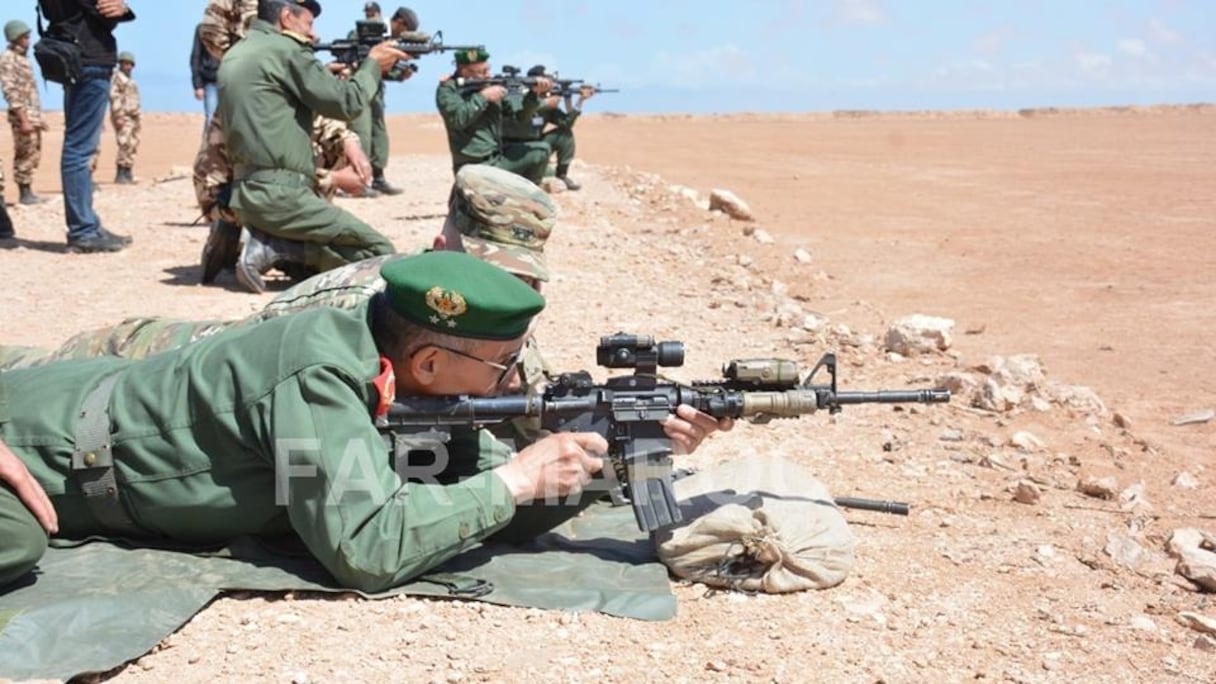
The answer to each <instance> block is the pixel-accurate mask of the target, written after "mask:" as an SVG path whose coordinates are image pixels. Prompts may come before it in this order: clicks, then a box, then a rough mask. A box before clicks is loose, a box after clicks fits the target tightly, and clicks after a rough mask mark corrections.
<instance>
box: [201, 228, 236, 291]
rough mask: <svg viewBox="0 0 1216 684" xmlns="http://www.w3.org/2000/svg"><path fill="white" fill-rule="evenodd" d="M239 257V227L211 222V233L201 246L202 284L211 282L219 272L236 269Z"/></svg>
mask: <svg viewBox="0 0 1216 684" xmlns="http://www.w3.org/2000/svg"><path fill="white" fill-rule="evenodd" d="M240 256H241V227H240V226H238V225H236V224H235V223H229V222H228V221H225V220H224V219H216V220H214V221H212V222H211V233H210V234H209V235H208V236H207V242H206V243H205V244H204V245H203V257H202V264H203V278H202V281H203V284H207V283H210V282H213V281H214V280H215V277H216V276H217V275H219V274H220V271H222V270H224V269H226V268H232V269H235V268H236V261H237V259H238V258H239V257H240Z"/></svg>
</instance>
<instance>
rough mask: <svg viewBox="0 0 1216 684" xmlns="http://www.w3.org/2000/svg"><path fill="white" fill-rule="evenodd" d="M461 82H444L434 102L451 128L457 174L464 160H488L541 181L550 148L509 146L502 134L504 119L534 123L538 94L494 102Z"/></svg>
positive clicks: (460, 56) (465, 59)
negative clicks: (470, 89) (465, 88)
mask: <svg viewBox="0 0 1216 684" xmlns="http://www.w3.org/2000/svg"><path fill="white" fill-rule="evenodd" d="M476 52H477V51H470V53H476ZM488 58H489V55H486V54H485V53H484V52H481V53H480V54H472V55H466V54H465V53H457V55H456V59H457V63H465V64H468V63H470V61H471V60H474V59H480V61H484V60H486V59H488ZM458 84H459V79H458V78H456V77H452V78H449V79H446V80H444V81H442V82H440V84H439V87H438V88H437V89H436V91H435V106H436V107H437V108H438V109H439V113H440V115H442V116H443V125H444V128H445V129H446V130H447V136H448V148H449V149H450V150H451V153H452V170H453V172H455V171H459V170H460V169H461V167H463V166H465V165H466V164H488V165H490V166H495V167H498V168H500V169H506V170H507V171H510V172H512V173H516V174H519V175H520V176H523V177H524V178H527V179H528V180H530V181H532V182H533V183H540V181H541V179H542V178H544V175H545V168H546V167H547V166H548V164H549V148H548V146H547V145H545V144H543V143H540V142H526V143H516V144H511V145H506V144H504V143H503V136H502V127H503V124H504V122H506V121H512V122H513V125H514V124H518V123H519V122H523V123H524V124H527V123H528V122H529V121H531V119H532V115H533V114H535V113H536V108H537V107H538V106H539V105H540V99H539V98H538V97H537V96H536V93H534V92H531V91H528V92H527V93H526V94H524V95H522V96H521V97H519V99H518V100H517V102H518V104H512V103H511V101H510V98H503V100H502V101H501V102H490V101H489V100H487V99H485V98H484V97H482V96H481V94H480V93H479V92H476V91H472V92H465V91H462V90H461V89H460V87H459V85H458Z"/></svg>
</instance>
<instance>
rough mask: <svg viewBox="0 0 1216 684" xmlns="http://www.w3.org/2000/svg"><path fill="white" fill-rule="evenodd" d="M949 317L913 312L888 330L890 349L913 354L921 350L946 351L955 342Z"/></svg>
mask: <svg viewBox="0 0 1216 684" xmlns="http://www.w3.org/2000/svg"><path fill="white" fill-rule="evenodd" d="M953 328H954V321H952V320H950V319H949V318H939V317H936V316H925V315H923V314H913V315H911V316H904V317H903V318H900V319H899V320H897V321H895V323H894V324H893V325H892V326H891V328H890V329H888V330H887V336H886V347H887V350H888V351H893V352H896V353H897V354H903V355H904V356H911V355H913V354H916V353H919V352H931V351H945V350H947V349H949V348H950V346H951V344H953V340H952V338H951V330H952V329H953Z"/></svg>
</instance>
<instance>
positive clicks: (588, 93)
mask: <svg viewBox="0 0 1216 684" xmlns="http://www.w3.org/2000/svg"><path fill="white" fill-rule="evenodd" d="M594 96H595V86H589V85H584V86H579V88H578V104H577V105H575V107H577V108H578V109H582V108H583V103H584V102H586V101H587V100H590V99H591V98H592V97H594Z"/></svg>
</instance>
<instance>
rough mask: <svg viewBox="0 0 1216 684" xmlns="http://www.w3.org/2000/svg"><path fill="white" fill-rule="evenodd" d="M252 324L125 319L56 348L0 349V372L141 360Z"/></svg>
mask: <svg viewBox="0 0 1216 684" xmlns="http://www.w3.org/2000/svg"><path fill="white" fill-rule="evenodd" d="M246 322H251V321H245V320H240V321H178V320H173V319H168V318H128V319H127V320H125V321H123V322H122V323H119V324H118V325H116V326H114V327H111V328H98V329H96V330H89V331H87V332H82V333H80V334H78V335H76V336H74V337H72V338H71V339H70V340H68V341H67V342H64V343H63V345H61V346H60V347H59V348H58V349H54V350H48V349H40V348H37V347H16V346H12V347H0V372H3V371H10V370H16V369H18V368H30V367H32V366H41V365H43V364H47V363H51V362H54V361H64V360H67V359H92V358H96V357H99V356H121V357H123V358H128V359H142V358H144V357H147V356H151V355H153V354H156V353H159V352H162V351H169V350H171V349H177V348H179V347H184V346H186V345H187V344H190V343H191V342H194V341H196V340H201V339H203V338H204V337H208V336H210V335H214V334H215V333H217V332H220V331H221V330H227V329H228V328H232V327H236V326H238V325H242V324H244V323H246Z"/></svg>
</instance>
